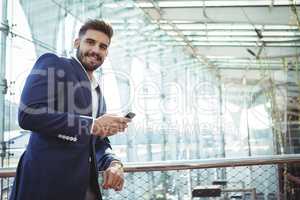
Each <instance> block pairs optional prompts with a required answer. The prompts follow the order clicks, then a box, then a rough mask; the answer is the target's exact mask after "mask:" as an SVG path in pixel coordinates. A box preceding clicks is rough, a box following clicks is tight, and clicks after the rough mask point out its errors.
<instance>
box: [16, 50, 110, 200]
mask: <svg viewBox="0 0 300 200" xmlns="http://www.w3.org/2000/svg"><path fill="white" fill-rule="evenodd" d="M98 92H99V94H100V95H99V96H100V98H99V109H98V116H100V115H102V114H103V113H105V111H106V106H105V102H104V98H103V96H102V95H101V91H100V89H99V91H98ZM91 116H92V98H91V87H90V81H89V79H88V76H87V74H86V72H85V71H84V69H83V68H82V67H81V65H80V64H79V63H78V62H77V61H76V60H75V59H67V58H61V57H58V56H56V55H54V54H50V53H48V54H44V55H42V56H41V57H40V58H39V59H38V60H37V62H36V63H35V65H34V67H33V69H32V71H31V73H30V75H29V76H28V78H27V80H26V83H25V86H24V89H23V92H22V96H21V102H20V107H19V124H20V126H21V127H22V128H23V129H26V130H30V131H31V136H30V140H29V143H28V146H27V148H26V151H25V152H24V153H23V155H22V156H21V158H20V161H19V164H18V168H17V174H16V178H15V182H14V186H13V189H12V192H11V196H10V200H66V199H70V200H71V199H72V200H83V199H84V196H85V193H86V190H87V187H88V185H92V189H93V190H94V192H96V194H97V198H98V199H101V194H100V192H99V184H98V181H97V178H98V170H104V169H106V168H107V167H108V166H109V164H110V163H111V161H112V160H114V159H115V158H114V156H113V154H111V153H110V150H111V146H110V144H109V140H108V139H107V138H105V139H101V138H99V137H95V136H91V135H90V129H91V125H92V122H93V121H92V117H91Z"/></svg>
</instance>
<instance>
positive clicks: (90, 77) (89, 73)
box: [87, 71, 93, 80]
mask: <svg viewBox="0 0 300 200" xmlns="http://www.w3.org/2000/svg"><path fill="white" fill-rule="evenodd" d="M87 74H88V76H89V79H90V80H92V79H93V72H92V71H87Z"/></svg>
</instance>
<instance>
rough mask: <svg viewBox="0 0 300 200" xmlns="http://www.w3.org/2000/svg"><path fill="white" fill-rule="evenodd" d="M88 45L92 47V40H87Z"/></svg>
mask: <svg viewBox="0 0 300 200" xmlns="http://www.w3.org/2000/svg"><path fill="white" fill-rule="evenodd" d="M86 42H87V43H88V44H89V45H93V44H94V41H92V40H87V41H86Z"/></svg>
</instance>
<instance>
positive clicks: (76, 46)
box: [74, 38, 80, 49]
mask: <svg viewBox="0 0 300 200" xmlns="http://www.w3.org/2000/svg"><path fill="white" fill-rule="evenodd" d="M79 45H80V39H79V38H77V39H75V41H74V47H75V48H76V49H78V48H79Z"/></svg>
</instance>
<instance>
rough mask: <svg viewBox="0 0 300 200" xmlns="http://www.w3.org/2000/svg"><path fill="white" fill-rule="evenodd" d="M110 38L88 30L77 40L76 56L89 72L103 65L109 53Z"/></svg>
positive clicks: (75, 44)
mask: <svg viewBox="0 0 300 200" xmlns="http://www.w3.org/2000/svg"><path fill="white" fill-rule="evenodd" d="M109 42H110V41H109V37H108V36H107V35H106V34H104V33H102V32H100V31H96V30H91V29H90V30H87V31H86V33H85V34H84V35H83V36H82V37H80V38H78V39H76V40H75V43H74V46H75V48H77V53H76V56H77V58H78V59H79V60H80V62H81V64H82V65H83V66H84V68H85V69H86V70H87V71H94V70H96V69H97V68H98V67H100V66H101V65H102V63H103V62H104V59H105V58H106V56H107V53H108V46H109Z"/></svg>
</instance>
